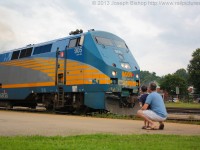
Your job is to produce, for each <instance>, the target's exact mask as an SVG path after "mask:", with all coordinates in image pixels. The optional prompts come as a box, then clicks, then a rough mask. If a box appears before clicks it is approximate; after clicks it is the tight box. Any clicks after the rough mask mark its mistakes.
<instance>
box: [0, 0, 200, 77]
mask: <svg viewBox="0 0 200 150" xmlns="http://www.w3.org/2000/svg"><path fill="white" fill-rule="evenodd" d="M101 1H102V2H103V3H99V2H100V1H98V0H0V52H2V51H7V50H11V49H14V48H19V47H22V46H25V45H28V44H34V43H39V42H45V41H48V40H53V39H56V38H61V37H66V36H68V33H69V32H70V31H72V30H75V29H83V30H84V31H87V30H88V29H95V30H104V31H108V32H112V33H114V34H116V35H118V36H120V37H121V38H123V39H124V40H125V41H126V43H127V45H128V46H129V48H130V50H131V51H132V53H133V55H134V57H135V58H136V60H137V62H138V64H139V66H140V68H141V70H148V71H150V72H156V74H157V75H159V76H163V75H166V74H168V73H174V72H175V71H176V70H178V69H180V68H185V69H186V68H187V65H188V64H189V61H190V60H191V58H192V56H191V55H192V52H193V51H195V50H196V49H197V48H200V0H190V1H189V0H182V1H180V0H177V1H176V0H171V1H169V0H152V1H151V0H149V1H148V0H130V1H129V0H121V1H120V0H101ZM118 2H125V3H118ZM138 2H140V3H138ZM152 2H154V3H152ZM163 2H169V3H168V4H166V3H163ZM172 2H173V3H172ZM180 2H182V3H180ZM192 2H199V3H192ZM100 4H102V5H100Z"/></svg>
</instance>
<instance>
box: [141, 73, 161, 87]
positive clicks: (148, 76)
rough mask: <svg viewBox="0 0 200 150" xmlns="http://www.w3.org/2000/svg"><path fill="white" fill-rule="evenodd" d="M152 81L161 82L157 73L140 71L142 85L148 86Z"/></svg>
mask: <svg viewBox="0 0 200 150" xmlns="http://www.w3.org/2000/svg"><path fill="white" fill-rule="evenodd" d="M152 81H157V82H159V81H160V77H159V76H157V75H156V73H155V72H153V73H150V72H149V71H142V70H141V71H140V82H141V85H147V84H149V83H150V82H152Z"/></svg>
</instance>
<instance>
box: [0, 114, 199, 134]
mask: <svg viewBox="0 0 200 150" xmlns="http://www.w3.org/2000/svg"><path fill="white" fill-rule="evenodd" d="M142 125H143V121H135V120H121V119H104V118H91V117H81V116H69V115H54V114H38V113H28V112H13V111H3V110H0V136H15V135H43V136H55V135H61V136H69V135H80V134H94V133H111V134H177V135H200V125H187V124H176V123H165V130H142V129H141V126H142Z"/></svg>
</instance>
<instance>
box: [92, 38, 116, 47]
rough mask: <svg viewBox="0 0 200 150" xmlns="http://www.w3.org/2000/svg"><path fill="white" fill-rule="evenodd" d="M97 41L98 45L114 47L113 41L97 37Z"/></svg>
mask: <svg viewBox="0 0 200 150" xmlns="http://www.w3.org/2000/svg"><path fill="white" fill-rule="evenodd" d="M95 40H96V42H97V43H98V44H101V45H106V46H113V42H112V40H111V39H107V38H103V37H95Z"/></svg>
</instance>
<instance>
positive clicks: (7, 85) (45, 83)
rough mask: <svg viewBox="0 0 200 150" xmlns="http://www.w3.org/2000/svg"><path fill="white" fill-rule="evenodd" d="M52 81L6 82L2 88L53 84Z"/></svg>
mask: <svg viewBox="0 0 200 150" xmlns="http://www.w3.org/2000/svg"><path fill="white" fill-rule="evenodd" d="M54 85H55V83H54V82H35V83H23V84H6V85H2V88H23V87H39V86H54Z"/></svg>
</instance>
